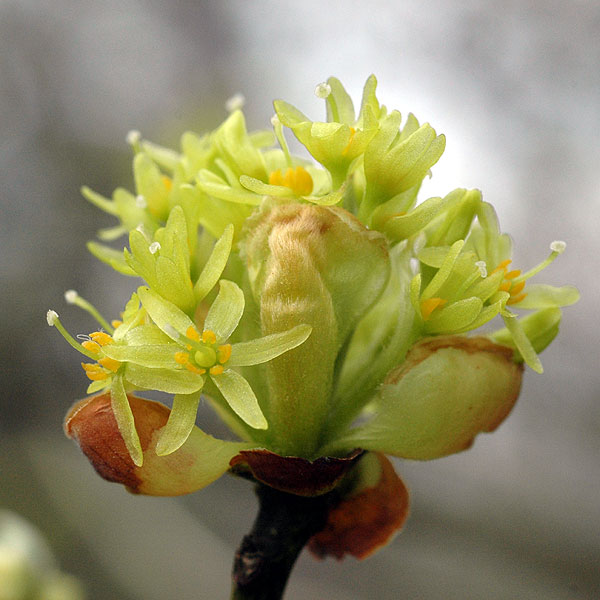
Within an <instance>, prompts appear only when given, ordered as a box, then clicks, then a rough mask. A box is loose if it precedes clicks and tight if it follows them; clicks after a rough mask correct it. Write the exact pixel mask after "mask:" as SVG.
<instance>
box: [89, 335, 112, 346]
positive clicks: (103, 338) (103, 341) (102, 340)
mask: <svg viewBox="0 0 600 600" xmlns="http://www.w3.org/2000/svg"><path fill="white" fill-rule="evenodd" d="M90 337H91V338H92V340H94V342H96V343H97V344H100V346H106V345H107V344H112V341H113V339H112V337H111V336H110V335H108V333H105V332H104V331H94V333H90Z"/></svg>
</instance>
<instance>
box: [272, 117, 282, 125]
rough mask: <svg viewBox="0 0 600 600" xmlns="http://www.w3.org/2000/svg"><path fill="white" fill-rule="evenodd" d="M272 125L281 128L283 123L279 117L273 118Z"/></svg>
mask: <svg viewBox="0 0 600 600" xmlns="http://www.w3.org/2000/svg"><path fill="white" fill-rule="evenodd" d="M271 125H273V127H279V126H280V125H281V121H280V120H279V117H278V116H277V115H273V116H272V117H271Z"/></svg>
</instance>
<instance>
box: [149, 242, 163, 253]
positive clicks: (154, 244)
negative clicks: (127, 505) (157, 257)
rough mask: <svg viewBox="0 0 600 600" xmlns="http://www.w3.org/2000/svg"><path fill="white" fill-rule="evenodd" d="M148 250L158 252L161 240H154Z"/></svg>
mask: <svg viewBox="0 0 600 600" xmlns="http://www.w3.org/2000/svg"><path fill="white" fill-rule="evenodd" d="M148 250H150V254H156V253H157V252H158V251H159V250H160V242H152V243H151V244H150V245H149V246H148Z"/></svg>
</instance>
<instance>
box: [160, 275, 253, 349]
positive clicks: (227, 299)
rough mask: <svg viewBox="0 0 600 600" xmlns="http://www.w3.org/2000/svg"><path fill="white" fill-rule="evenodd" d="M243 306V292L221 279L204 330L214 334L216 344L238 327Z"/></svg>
mask: <svg viewBox="0 0 600 600" xmlns="http://www.w3.org/2000/svg"><path fill="white" fill-rule="evenodd" d="M244 306H245V299H244V292H242V290H241V289H240V288H239V286H238V285H237V284H236V283H233V281H227V280H226V279H221V281H220V282H219V294H218V295H217V297H216V298H215V301H214V302H213V303H212V306H211V307H210V309H209V310H208V314H207V315H206V320H205V321H204V329H209V330H210V331H212V332H214V334H215V335H216V336H217V342H218V343H222V342H225V341H226V340H227V339H228V338H229V336H230V335H231V334H232V333H233V332H234V330H235V328H236V327H237V326H238V323H239V322H240V319H241V318H242V314H243V313H244ZM148 312H150V311H148Z"/></svg>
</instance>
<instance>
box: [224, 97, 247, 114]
mask: <svg viewBox="0 0 600 600" xmlns="http://www.w3.org/2000/svg"><path fill="white" fill-rule="evenodd" d="M244 104H246V98H245V97H244V95H243V94H239V93H238V94H234V95H233V96H231V98H228V99H227V101H226V102H225V110H226V111H227V112H230V113H231V112H233V111H235V110H241V109H242V108H243V107H244Z"/></svg>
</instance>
